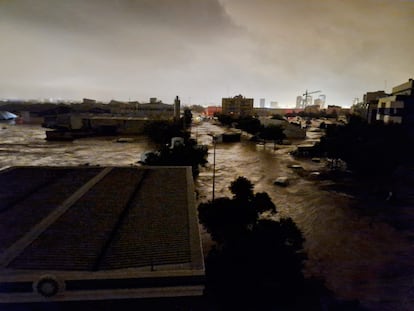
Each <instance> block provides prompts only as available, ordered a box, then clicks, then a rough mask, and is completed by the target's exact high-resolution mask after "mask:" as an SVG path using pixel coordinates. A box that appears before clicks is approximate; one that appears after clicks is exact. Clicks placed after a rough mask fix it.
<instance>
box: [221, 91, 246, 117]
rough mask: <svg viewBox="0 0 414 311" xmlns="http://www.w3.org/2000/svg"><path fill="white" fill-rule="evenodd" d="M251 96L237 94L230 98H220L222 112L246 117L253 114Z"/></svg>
mask: <svg viewBox="0 0 414 311" xmlns="http://www.w3.org/2000/svg"><path fill="white" fill-rule="evenodd" d="M253 102H254V100H253V98H246V97H244V96H242V95H237V96H234V97H230V98H222V101H221V106H222V113H223V114H227V115H231V116H234V117H246V116H252V115H253Z"/></svg>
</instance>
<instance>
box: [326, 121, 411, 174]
mask: <svg viewBox="0 0 414 311" xmlns="http://www.w3.org/2000/svg"><path fill="white" fill-rule="evenodd" d="M410 141H411V139H410V137H409V135H408V133H407V131H406V130H405V129H404V127H403V126H401V125H400V124H383V123H374V124H368V123H367V122H366V121H365V120H363V119H362V118H360V117H357V116H351V117H350V119H349V122H348V124H346V125H337V126H329V127H327V129H326V134H325V136H324V137H322V138H321V144H320V147H321V150H322V151H323V152H325V153H326V154H327V156H328V157H331V158H334V159H341V160H343V161H345V162H346V164H347V167H348V168H349V169H351V170H353V171H354V172H356V173H358V174H361V175H370V176H387V175H389V174H391V173H392V172H393V171H394V170H395V168H396V167H398V165H401V164H403V163H407V162H408V161H409V160H410V159H411V158H412V155H413V153H412V151H411V150H410V149H408V148H407V146H408V145H409V144H410Z"/></svg>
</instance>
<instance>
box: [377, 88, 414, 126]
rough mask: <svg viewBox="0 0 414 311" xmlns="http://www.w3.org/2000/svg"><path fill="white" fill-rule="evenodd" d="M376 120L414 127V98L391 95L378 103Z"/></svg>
mask: <svg viewBox="0 0 414 311" xmlns="http://www.w3.org/2000/svg"><path fill="white" fill-rule="evenodd" d="M376 120H377V121H383V122H384V123H400V124H401V123H403V124H411V125H414V96H409V95H392V96H388V97H384V98H381V99H380V100H379V101H378V108H377V113H376Z"/></svg>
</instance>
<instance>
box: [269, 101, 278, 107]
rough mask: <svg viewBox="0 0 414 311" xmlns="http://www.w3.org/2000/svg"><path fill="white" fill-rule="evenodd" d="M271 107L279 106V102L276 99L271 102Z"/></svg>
mask: <svg viewBox="0 0 414 311" xmlns="http://www.w3.org/2000/svg"><path fill="white" fill-rule="evenodd" d="M270 108H279V103H278V102H275V101H272V102H270Z"/></svg>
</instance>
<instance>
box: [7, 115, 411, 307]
mask: <svg viewBox="0 0 414 311" xmlns="http://www.w3.org/2000/svg"><path fill="white" fill-rule="evenodd" d="M220 132H222V129H221V128H220V127H217V126H215V125H213V124H211V123H208V122H204V123H200V124H198V125H195V126H194V127H193V129H192V135H193V137H194V138H197V140H198V142H199V143H201V144H207V145H209V158H208V160H209V163H208V164H207V165H206V167H205V168H202V169H201V173H200V176H199V177H198V179H197V181H196V187H197V190H198V192H199V201H207V200H209V199H211V196H212V167H213V165H212V163H213V148H212V138H211V136H208V135H207V134H210V133H214V134H218V133H220ZM0 139H1V141H0V168H3V167H7V166H13V165H58V166H62V165H85V164H90V165H135V164H136V162H137V161H138V160H139V158H140V154H141V153H142V152H144V151H147V150H150V149H152V147H151V145H150V144H149V143H148V141H147V140H146V139H145V138H144V137H138V138H136V140H135V141H134V142H132V143H117V142H115V137H100V138H87V139H78V140H75V141H73V142H47V141H46V140H45V134H44V129H43V128H41V127H40V126H39V125H4V126H3V127H2V128H1V129H0ZM294 148H295V147H294V146H289V145H287V146H279V148H278V149H276V150H274V148H273V144H268V145H266V147H264V146H262V145H256V144H255V143H252V142H249V141H247V140H242V142H241V143H227V144H224V143H218V144H217V145H216V184H215V196H216V197H220V196H229V195H230V192H229V190H228V186H229V184H230V182H231V181H232V180H234V179H235V178H237V177H238V176H245V177H247V178H248V179H249V180H250V181H252V183H253V184H254V185H255V191H256V192H261V191H266V192H267V193H268V194H269V195H270V196H271V198H272V199H273V202H274V203H275V204H276V206H277V209H278V211H279V213H280V215H281V216H286V217H291V218H292V219H293V220H294V221H295V222H296V223H297V225H298V227H299V228H300V229H301V230H302V232H303V234H304V236H305V238H306V244H305V248H306V251H307V254H308V257H309V260H308V262H307V264H306V271H305V274H306V275H315V276H322V277H324V278H325V280H326V284H327V286H328V288H329V289H331V290H333V291H334V292H335V293H336V294H337V296H338V297H339V298H343V299H358V300H360V302H361V305H362V306H364V307H366V308H367V309H368V310H401V311H409V310H414V267H413V263H412V262H413V260H412V258H413V255H414V250H413V241H412V240H409V239H408V238H407V237H406V235H405V234H404V232H401V231H397V230H396V229H394V228H393V227H391V226H390V225H388V224H387V223H386V222H383V221H381V220H380V219H379V218H373V217H370V216H363V215H361V214H360V213H358V211H357V210H356V209H354V208H351V206H354V205H356V204H358V202H355V199H354V198H352V197H350V196H347V195H345V194H342V193H339V192H332V191H330V192H328V191H323V190H320V188H319V184H320V183H321V182H322V181H317V180H309V179H305V178H303V177H301V176H299V175H298V174H297V172H295V171H294V170H293V169H291V168H289V167H288V165H290V164H294V163H298V164H300V165H301V166H303V167H304V168H305V169H306V170H310V171H313V170H314V171H318V170H320V169H321V168H323V167H324V166H325V164H324V163H315V162H312V161H310V160H295V159H293V158H292V157H291V156H290V154H289V152H290V151H292V150H293V149H294ZM280 176H286V177H288V178H289V180H290V185H289V186H288V187H285V188H283V187H278V186H275V185H274V184H273V181H274V180H275V179H276V178H277V177H280Z"/></svg>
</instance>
